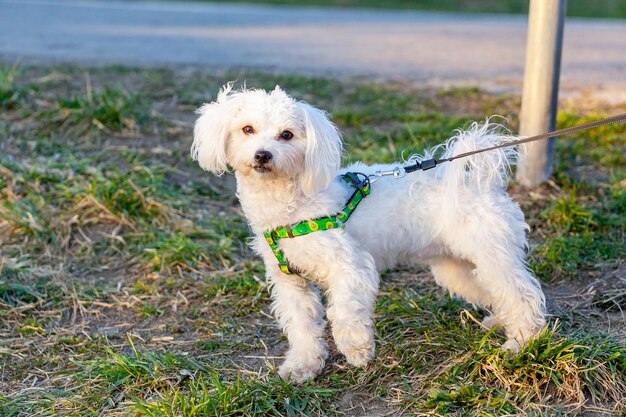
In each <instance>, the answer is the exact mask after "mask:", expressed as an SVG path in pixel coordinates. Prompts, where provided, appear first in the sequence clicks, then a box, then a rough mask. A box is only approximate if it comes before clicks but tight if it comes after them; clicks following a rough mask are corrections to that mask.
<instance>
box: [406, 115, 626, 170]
mask: <svg viewBox="0 0 626 417" xmlns="http://www.w3.org/2000/svg"><path fill="white" fill-rule="evenodd" d="M623 121H626V113H623V114H617V115H615V116H611V117H607V118H606V119H602V120H596V121H595V122H589V123H583V124H581V125H578V126H572V127H568V128H565V129H560V130H554V131H552V132H547V133H542V134H541V135H536V136H531V137H528V138H524V139H518V140H514V141H511V142H506V143H502V144H500V145H496V146H491V147H489V148H484V149H477V150H474V151H470V152H463V153H460V154H458V155H454V156H451V157H449V158H441V159H426V160H424V161H422V162H415V163H413V164H412V165H407V166H404V167H402V168H404V172H406V173H410V172H415V171H418V170H422V171H427V170H429V169H432V168H434V167H436V166H437V165H439V164H442V163H444V162H450V161H454V160H455V159H459V158H466V157H468V156H471V155H475V154H477V153H482V152H487V151H492V150H494V149H501V148H506V147H508V146H515V145H519V144H522V143H528V142H534V141H536V140H542V139H548V138H552V137H556V136H563V135H569V134H572V133H576V132H580V131H582V130H587V129H594V128H596V127H600V126H606V125H610V124H613V123H617V122H623Z"/></svg>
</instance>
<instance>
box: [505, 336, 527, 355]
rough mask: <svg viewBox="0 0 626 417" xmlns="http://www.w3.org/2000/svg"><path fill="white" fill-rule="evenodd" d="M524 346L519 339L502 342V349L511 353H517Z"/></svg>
mask: <svg viewBox="0 0 626 417" xmlns="http://www.w3.org/2000/svg"><path fill="white" fill-rule="evenodd" d="M521 348H522V345H521V343H520V342H519V341H518V340H517V339H509V340H507V341H506V342H504V343H503V344H502V350H504V351H505V352H507V353H510V354H513V355H514V354H516V353H518V352H519V351H520V349H521Z"/></svg>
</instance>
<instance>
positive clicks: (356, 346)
mask: <svg viewBox="0 0 626 417" xmlns="http://www.w3.org/2000/svg"><path fill="white" fill-rule="evenodd" d="M333 334H334V337H335V343H336V344H337V349H339V351H340V352H341V353H343V354H344V356H345V357H346V359H347V361H348V363H349V364H350V365H352V366H356V367H363V366H365V365H367V364H368V363H369V362H370V361H371V360H372V359H374V334H373V331H372V330H371V329H369V328H363V329H360V330H354V329H349V328H347V327H344V328H341V329H337V330H335V331H334V332H333Z"/></svg>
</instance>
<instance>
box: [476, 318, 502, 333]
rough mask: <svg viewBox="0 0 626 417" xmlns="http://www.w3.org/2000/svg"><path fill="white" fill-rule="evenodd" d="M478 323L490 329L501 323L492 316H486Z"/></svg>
mask: <svg viewBox="0 0 626 417" xmlns="http://www.w3.org/2000/svg"><path fill="white" fill-rule="evenodd" d="M480 325H481V326H482V327H484V328H485V329H487V330H491V329H493V328H494V327H497V326H502V324H501V323H500V322H499V321H498V319H497V318H495V317H494V316H486V317H485V318H484V319H483V321H482V322H481V323H480Z"/></svg>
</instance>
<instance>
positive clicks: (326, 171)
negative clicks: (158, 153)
mask: <svg viewBox="0 0 626 417" xmlns="http://www.w3.org/2000/svg"><path fill="white" fill-rule="evenodd" d="M198 113H199V114H200V117H199V118H198V120H197V122H196V126H195V130H194V143H193V146H192V149H191V153H192V157H193V158H194V159H195V160H197V161H198V162H199V164H200V166H201V167H202V168H204V169H206V170H208V171H211V172H213V173H215V174H217V175H221V174H223V173H224V172H226V171H227V170H228V165H230V166H231V167H232V168H233V169H234V171H235V175H236V178H237V195H238V197H239V200H240V201H241V205H242V208H243V211H244V213H245V215H246V217H247V219H248V222H249V225H250V228H251V229H252V232H253V233H254V238H253V243H252V246H253V248H254V250H255V251H256V252H257V253H258V254H259V255H260V256H261V257H262V258H263V260H264V262H265V267H266V272H267V278H268V280H269V282H270V283H271V284H272V298H273V304H272V309H273V312H274V314H275V315H276V317H277V319H278V322H279V323H280V325H281V327H282V328H283V331H284V332H285V333H286V335H287V337H288V339H289V346H290V347H289V351H288V352H287V355H286V360H285V362H284V363H283V364H282V366H281V367H280V369H279V374H280V375H281V376H282V377H283V378H291V379H292V380H294V381H298V382H302V381H306V380H308V379H311V378H314V377H315V376H316V375H318V374H319V373H320V372H321V370H322V369H323V367H324V364H325V361H326V358H327V356H328V353H327V348H326V343H325V341H324V332H325V321H324V308H323V305H322V303H321V299H320V294H319V292H318V290H317V287H318V286H319V287H321V288H322V289H323V290H324V291H325V293H326V295H327V300H328V308H327V314H326V316H327V317H328V320H329V321H330V323H331V326H332V334H333V337H334V339H335V342H336V344H337V348H338V349H339V350H340V351H341V352H342V353H343V354H344V355H345V356H346V358H347V361H348V363H350V364H352V365H354V366H365V365H366V364H367V363H368V362H369V361H370V360H371V359H372V358H373V357H374V326H373V309H374V302H375V297H376V294H377V291H378V284H379V271H381V270H384V269H386V268H390V267H393V266H394V265H397V264H398V263H414V262H424V263H427V264H429V265H430V267H431V270H432V272H433V275H434V277H435V280H436V282H437V283H438V284H440V285H441V286H443V287H445V288H447V289H448V290H449V291H450V293H451V294H453V295H456V296H460V297H462V298H464V299H466V300H467V301H469V302H470V303H473V304H477V305H481V306H484V307H487V308H490V309H491V311H492V312H493V315H492V316H490V317H488V318H487V319H486V321H485V325H486V326H493V325H494V324H495V323H498V324H500V325H502V326H503V327H504V329H505V331H506V334H507V337H508V340H507V342H506V343H505V344H504V346H503V347H504V348H505V349H509V350H512V351H516V350H517V349H519V347H520V346H521V345H522V344H524V343H525V342H526V341H527V340H528V339H529V338H531V337H532V336H533V335H535V334H536V333H537V332H538V331H539V330H541V328H542V327H543V326H544V325H545V318H544V316H545V300H544V295H543V292H542V291H541V287H540V284H539V282H538V281H537V279H536V278H535V277H534V276H533V275H532V273H531V272H530V271H529V269H528V268H527V266H526V263H525V247H526V245H527V241H526V237H525V230H526V229H527V228H528V226H527V225H526V223H525V222H524V216H523V213H522V211H521V210H520V208H519V206H518V205H517V204H516V203H515V202H514V201H513V200H512V199H511V198H510V197H509V196H508V195H507V194H506V192H505V190H504V186H505V185H506V181H507V178H508V172H509V169H510V162H511V160H512V158H513V154H512V151H511V150H510V149H507V150H498V151H491V152H486V153H482V154H479V155H476V156H472V157H470V158H465V159H460V160H455V161H453V162H450V163H447V164H444V165H441V166H438V167H436V168H435V169H433V170H430V171H426V172H420V173H416V174H410V175H408V176H406V177H404V178H402V179H395V178H389V177H386V178H383V179H381V180H379V181H377V182H376V183H375V184H373V185H372V191H371V194H370V196H368V197H367V198H366V199H365V200H364V201H363V202H362V203H361V204H360V205H359V207H358V209H357V210H356V211H355V212H354V214H353V215H352V217H351V218H350V219H349V220H348V222H347V223H346V224H345V227H344V228H343V229H338V230H329V231H324V232H318V233H312V234H309V235H306V236H300V237H297V238H294V239H282V240H281V241H280V248H281V249H282V250H283V252H284V254H285V256H286V257H287V258H288V259H289V261H290V262H291V263H292V264H293V265H295V266H296V267H297V268H298V269H299V270H301V271H303V272H304V274H303V275H304V276H306V277H307V278H308V279H310V280H312V281H314V282H315V284H316V285H313V284H312V283H310V282H308V281H306V280H304V279H303V278H301V277H298V276H297V275H285V274H283V273H282V272H281V271H280V269H279V268H278V264H277V261H276V258H275V257H274V255H273V253H272V251H271V250H270V248H269V246H268V245H267V243H266V242H265V239H264V238H263V231H265V230H268V229H273V228H276V227H279V226H284V225H289V224H293V223H297V222H301V221H303V220H308V219H313V218H317V217H320V216H326V215H332V214H335V213H337V212H338V211H339V210H341V209H342V208H343V205H344V204H345V202H346V200H347V198H348V197H349V195H350V193H351V192H352V189H351V188H350V187H349V186H347V185H346V184H345V183H343V182H342V181H340V180H338V179H337V175H339V174H340V173H342V172H346V171H358V172H363V173H366V174H372V173H374V172H375V171H376V170H379V169H381V170H388V169H391V168H393V167H394V165H374V166H367V165H365V164H363V163H355V164H352V165H351V166H349V167H346V168H344V169H340V161H341V149H342V144H341V137H340V135H339V133H338V131H337V129H336V128H335V126H334V125H333V124H332V123H331V122H330V121H329V119H328V117H327V115H326V113H324V112H323V111H321V110H318V109H315V108H314V107H312V106H310V105H308V104H306V103H303V102H299V101H296V100H294V99H292V98H291V97H289V96H288V95H287V94H286V93H285V92H283V91H282V90H281V89H280V88H278V87H276V89H275V90H273V91H271V92H269V93H268V92H265V91H263V90H245V89H244V90H240V91H234V90H232V86H231V85H230V84H229V85H226V86H225V87H224V88H223V89H222V90H221V91H220V93H219V95H218V98H217V100H216V101H215V102H213V103H210V104H205V105H204V106H202V107H201V108H200V109H199V110H198ZM244 128H246V129H244ZM248 128H251V129H248ZM286 131H288V132H290V133H291V134H292V135H293V137H291V138H287V139H285V137H284V132H286ZM288 136H289V135H287V137H288ZM506 140H509V137H507V136H506V135H504V134H503V133H502V130H501V129H499V128H498V127H497V126H494V125H491V124H488V123H487V124H473V125H472V126H471V127H470V128H469V129H468V130H466V131H460V130H459V131H457V132H456V135H455V136H454V137H453V138H451V139H450V140H449V141H448V142H447V143H446V144H444V145H440V146H439V147H436V148H434V149H432V150H430V151H428V152H426V154H425V157H430V156H431V155H432V154H433V153H440V154H442V155H443V156H452V155H458V154H459V153H461V152H466V151H469V150H473V149H479V148H485V147H489V146H493V145H495V144H499V143H502V141H506ZM259 152H265V153H266V154H267V153H270V154H271V159H270V160H269V161H263V158H260V156H259ZM412 159H417V160H421V159H423V158H422V157H420V156H413V157H412ZM259 161H261V162H259Z"/></svg>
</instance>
